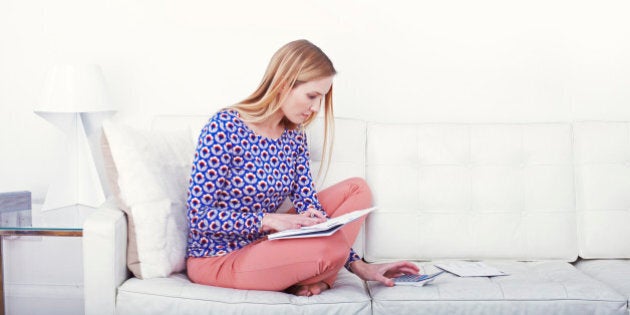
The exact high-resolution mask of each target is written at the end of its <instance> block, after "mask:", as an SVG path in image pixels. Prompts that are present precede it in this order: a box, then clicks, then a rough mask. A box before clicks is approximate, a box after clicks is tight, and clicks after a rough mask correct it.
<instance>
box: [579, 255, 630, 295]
mask: <svg viewBox="0 0 630 315" xmlns="http://www.w3.org/2000/svg"><path fill="white" fill-rule="evenodd" d="M575 267H576V268H577V269H578V270H580V271H582V272H584V273H585V274H587V275H589V276H591V277H592V278H595V279H597V280H599V281H601V282H603V283H605V284H607V285H608V286H610V287H611V288H613V289H615V291H617V292H619V293H620V294H621V295H623V296H625V297H626V299H628V301H630V260H627V259H612V260H607V259H594V260H580V261H578V262H577V263H576V264H575Z"/></svg>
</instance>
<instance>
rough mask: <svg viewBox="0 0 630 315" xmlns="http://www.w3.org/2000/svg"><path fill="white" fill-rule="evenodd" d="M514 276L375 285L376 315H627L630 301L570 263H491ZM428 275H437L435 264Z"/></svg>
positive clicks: (446, 276)
mask: <svg viewBox="0 0 630 315" xmlns="http://www.w3.org/2000/svg"><path fill="white" fill-rule="evenodd" d="M488 264H490V265H492V266H495V267H497V268H499V269H500V270H502V271H504V272H506V273H508V274H509V275H508V276H500V277H491V278H489V277H479V278H460V277H457V276H455V275H452V274H448V273H445V274H443V275H441V276H439V277H437V278H436V279H435V281H434V282H433V283H431V284H428V285H426V286H424V287H413V286H398V287H393V288H388V287H385V286H383V285H381V284H379V283H376V282H369V283H368V288H369V291H370V294H371V296H372V299H373V303H372V309H373V314H626V299H625V298H624V297H623V296H621V295H619V294H618V293H616V292H615V291H613V290H612V289H610V288H608V287H607V286H605V285H604V284H603V283H601V282H599V281H597V280H595V279H593V278H590V277H589V276H587V275H585V274H583V273H581V272H580V271H578V270H577V269H576V268H575V267H573V266H572V265H571V264H569V263H565V262H488ZM421 270H422V272H423V273H431V272H435V271H437V268H435V267H433V264H432V263H424V264H422V265H421Z"/></svg>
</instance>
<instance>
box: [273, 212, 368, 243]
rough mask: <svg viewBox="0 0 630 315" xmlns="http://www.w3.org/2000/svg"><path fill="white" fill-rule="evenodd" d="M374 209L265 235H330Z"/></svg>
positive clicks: (274, 237)
mask: <svg viewBox="0 0 630 315" xmlns="http://www.w3.org/2000/svg"><path fill="white" fill-rule="evenodd" d="M374 210H376V207H372V208H367V209H363V210H356V211H352V212H350V213H346V214H344V215H341V216H338V217H335V218H332V219H328V220H327V221H325V222H322V223H319V224H315V225H311V226H304V227H302V228H299V229H293V230H284V231H280V232H276V233H272V234H269V235H268V236H267V237H268V238H269V239H270V240H279V239H290V238H306V237H322V236H330V235H333V234H334V233H335V232H337V231H338V230H339V229H341V228H342V227H343V226H344V225H346V224H348V223H350V222H353V221H355V220H357V219H359V218H361V217H362V216H364V215H366V214H368V213H370V212H372V211H374Z"/></svg>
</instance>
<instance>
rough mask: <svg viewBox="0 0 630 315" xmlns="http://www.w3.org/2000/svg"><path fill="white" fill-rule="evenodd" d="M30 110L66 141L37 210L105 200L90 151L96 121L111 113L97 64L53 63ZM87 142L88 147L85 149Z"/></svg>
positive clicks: (95, 143)
mask: <svg viewBox="0 0 630 315" xmlns="http://www.w3.org/2000/svg"><path fill="white" fill-rule="evenodd" d="M34 112H35V113H36V114H37V115H39V116H41V117H42V118H44V119H45V120H47V121H48V122H50V123H51V124H53V125H55V126H56V127H57V128H59V129H60V130H61V131H63V132H64V134H65V135H66V137H67V141H66V143H67V147H66V150H67V151H66V153H67V155H66V157H65V160H64V161H63V162H62V164H61V165H50V167H55V168H57V170H58V172H59V173H57V174H56V175H55V177H54V179H53V182H52V183H51V184H50V186H49V188H48V191H47V193H46V199H45V201H44V204H43V205H42V208H41V209H42V210H52V209H58V208H64V207H68V206H73V205H84V206H89V207H93V208H96V207H98V206H100V205H101V204H102V203H103V202H104V201H105V193H104V191H103V183H102V182H101V179H100V176H99V172H98V171H97V168H96V164H95V157H96V158H100V157H101V155H100V154H98V153H97V154H93V153H92V149H91V147H93V148H95V152H98V151H97V150H98V141H99V137H98V135H99V134H100V132H101V130H100V123H101V122H102V120H103V119H105V118H106V117H107V116H109V115H111V114H112V113H113V112H114V108H113V106H112V105H111V103H110V102H109V100H108V98H107V93H106V87H105V79H104V77H103V73H102V71H101V68H100V67H99V66H98V65H56V66H53V67H52V68H51V69H50V70H49V72H48V74H47V76H46V79H45V81H44V87H43V91H42V94H41V98H40V101H39V102H38V104H37V105H36V106H35V108H34ZM91 142H92V145H91Z"/></svg>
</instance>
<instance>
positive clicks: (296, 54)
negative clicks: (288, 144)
mask: <svg viewBox="0 0 630 315" xmlns="http://www.w3.org/2000/svg"><path fill="white" fill-rule="evenodd" d="M336 73H337V71H336V70H335V67H334V66H333V64H332V61H330V59H329V58H328V56H326V54H324V52H323V51H322V50H321V49H320V48H319V47H317V46H315V45H314V44H313V43H311V42H309V41H307V40H304V39H301V40H296V41H292V42H290V43H288V44H286V45H284V46H282V47H281V48H280V49H278V51H276V53H275V54H274V55H273V57H271V61H270V62H269V65H268V66H267V70H266V71H265V75H264V76H263V79H262V81H261V82H260V85H259V86H258V88H257V89H256V90H255V91H254V93H252V94H251V95H250V96H249V97H247V98H246V99H245V100H243V101H241V102H240V103H238V104H235V105H232V106H231V107H232V108H234V109H236V110H237V111H238V112H239V114H240V116H241V119H243V120H244V121H246V122H254V123H255V122H260V121H264V120H266V119H267V118H269V117H270V116H272V115H273V114H274V113H276V112H277V111H278V110H280V106H281V105H282V103H283V102H284V100H285V98H286V96H287V95H288V93H282V92H283V88H284V87H288V88H289V89H293V88H295V87H297V86H298V85H300V84H302V83H305V82H308V81H312V80H317V79H321V78H324V77H329V76H333V75H335V74H336ZM332 95H333V88H332V86H331V87H330V90H329V91H328V93H326V95H325V97H324V106H323V108H324V143H323V148H322V157H321V158H322V166H323V165H324V163H323V161H324V160H326V161H327V164H326V165H327V166H328V165H329V164H330V156H331V154H332V140H331V139H332V137H333V134H334V118H333V103H332ZM314 119H315V115H311V117H309V118H308V119H307V120H306V121H304V122H303V123H302V124H301V125H300V126H297V125H295V124H294V123H292V122H291V121H289V120H288V119H286V118H285V119H283V120H282V122H283V123H284V126H285V127H286V128H290V129H295V128H304V127H306V126H308V125H309V124H310V123H311V122H312V121H313V120H314ZM322 168H323V167H320V169H319V172H318V175H320V174H321V171H322ZM326 169H328V167H326Z"/></svg>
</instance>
